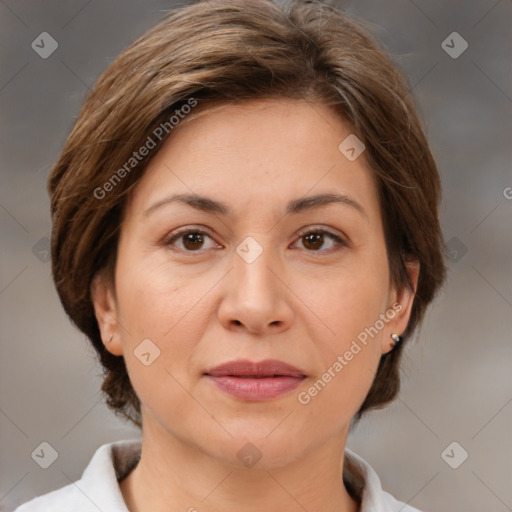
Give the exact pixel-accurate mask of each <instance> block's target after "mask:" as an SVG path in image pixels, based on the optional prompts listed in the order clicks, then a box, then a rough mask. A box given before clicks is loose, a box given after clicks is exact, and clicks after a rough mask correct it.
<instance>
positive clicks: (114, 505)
mask: <svg viewBox="0 0 512 512" xmlns="http://www.w3.org/2000/svg"><path fill="white" fill-rule="evenodd" d="M140 449H141V441H140V439H138V440H123V441H117V442H115V443H108V444H104V445H102V446H100V447H99V448H98V449H97V450H96V452H95V453H94V456H93V457H92V459H91V461H90V462H89V464H88V466H87V467H86V469H85V471H84V472H83V474H82V477H81V478H80V479H79V480H77V481H76V482H73V483H70V484H69V485H66V486H65V487H62V488H60V489H57V490H55V491H51V492H49V493H47V494H43V495H41V496H37V497H35V498H33V499H31V500H30V501H27V502H25V503H23V504H22V505H20V506H19V507H18V508H16V509H15V510H14V512H48V511H50V510H51V512H70V511H73V512H98V510H102V511H103V512H108V511H115V512H125V511H126V512H128V509H127V508H126V504H125V503H124V500H123V496H122V493H121V490H120V488H119V482H118V481H119V480H120V479H121V478H122V477H123V476H124V474H126V473H127V472H128V471H129V470H130V469H131V467H133V465H134V464H135V463H137V461H138V457H139V456H140Z"/></svg>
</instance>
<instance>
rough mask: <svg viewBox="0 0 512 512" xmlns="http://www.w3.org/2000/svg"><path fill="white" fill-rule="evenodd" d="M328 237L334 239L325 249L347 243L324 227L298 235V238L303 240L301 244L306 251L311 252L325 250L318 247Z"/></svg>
mask: <svg viewBox="0 0 512 512" xmlns="http://www.w3.org/2000/svg"><path fill="white" fill-rule="evenodd" d="M329 239H330V240H332V241H334V243H332V244H331V247H330V248H329V247H328V248H327V250H329V249H332V248H333V247H334V248H335V247H336V246H338V247H339V246H346V245H347V244H346V243H345V241H344V240H343V239H342V238H340V237H339V236H337V235H335V234H334V233H330V232H329V231H326V230H324V229H316V230H311V231H308V232H306V233H303V234H302V235H301V237H300V240H303V246H304V247H305V248H306V249H307V250H308V251H313V252H325V251H321V250H320V249H321V248H322V246H323V245H324V243H326V240H329Z"/></svg>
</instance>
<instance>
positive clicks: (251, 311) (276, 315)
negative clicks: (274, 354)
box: [218, 248, 293, 335]
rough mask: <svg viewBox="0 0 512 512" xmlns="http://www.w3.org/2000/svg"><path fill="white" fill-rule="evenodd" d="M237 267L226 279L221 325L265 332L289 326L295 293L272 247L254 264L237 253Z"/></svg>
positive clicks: (262, 333) (234, 259)
mask: <svg viewBox="0 0 512 512" xmlns="http://www.w3.org/2000/svg"><path fill="white" fill-rule="evenodd" d="M233 267H234V268H233V269H232V270H231V272H229V273H228V275H227V276H226V278H225V279H224V289H223V298H222V302H221V304H220V306H219V311H218V316H219V321H220V322H221V324H222V325H223V326H224V327H225V328H226V329H228V330H239V331H244V330H245V331H247V332H249V333H251V334H261V335H265V334H277V333H279V332H282V331H284V330H286V329H288V328H289V327H290V325H291V322H292V318H293V310H292V307H291V304H290V296H293V294H292V293H291V292H290V290H289V288H288V287H287V285H286V284H285V283H284V275H283V269H282V266H281V265H280V264H279V263H278V260H277V258H272V255H271V250H270V249H267V248H265V249H264V250H263V252H262V253H261V254H260V255H259V256H258V258H257V259H256V260H255V261H252V262H251V263H248V262H247V261H245V260H244V259H243V258H242V257H240V256H239V254H238V253H234V255H233Z"/></svg>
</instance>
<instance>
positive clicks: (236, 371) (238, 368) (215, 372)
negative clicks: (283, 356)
mask: <svg viewBox="0 0 512 512" xmlns="http://www.w3.org/2000/svg"><path fill="white" fill-rule="evenodd" d="M206 375H210V376H212V377H245V378H250V377H252V378H264V377H305V376H306V375H305V374H304V372H303V371H301V370H299V369H298V368H296V367H295V366H292V365H290V364H288V363H285V362H283V361H279V360H277V359H265V360H264V361H260V362H253V361H249V360H247V359H240V360H238V361H230V362H227V363H224V364H221V365H219V366H216V367H215V368H212V369H210V370H208V371H207V372H206Z"/></svg>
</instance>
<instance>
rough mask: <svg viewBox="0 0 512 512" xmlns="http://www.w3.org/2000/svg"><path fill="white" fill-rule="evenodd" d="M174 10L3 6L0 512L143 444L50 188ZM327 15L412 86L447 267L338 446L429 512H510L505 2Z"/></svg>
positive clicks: (386, 5) (385, 6)
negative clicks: (76, 281) (371, 37)
mask: <svg viewBox="0 0 512 512" xmlns="http://www.w3.org/2000/svg"><path fill="white" fill-rule="evenodd" d="M331 3H333V2H331ZM175 5H176V3H173V2H171V1H163V0H162V1H157V0H149V1H142V0H139V1H137V0H129V1H120V0H118V1H115V0H107V1H100V0H67V1H64V0H50V1H45V2H42V1H35V0H17V1H15V0H7V1H3V2H1V3H0V45H1V48H2V51H1V55H0V59H1V65H0V108H1V127H0V129H1V138H0V140H1V142H0V143H1V151H2V152H1V155H2V158H1V161H0V165H1V177H0V179H1V186H0V222H1V237H2V238H1V240H2V243H1V274H0V308H1V360H0V434H1V435H0V510H12V509H13V508H14V507H15V506H17V505H18V504H20V503H22V502H24V501H26V500H28V499H30V498H32V497H33V496H36V495H39V494H42V493H46V492H49V491H51V490H54V489H57V488H60V487H62V486H64V485H67V484H69V483H70V482H71V481H74V480H76V479H78V478H80V476H81V474H82V471H83V470H84V468H85V466H86V465H87V463H88V462H89V460H90V458H91V457H92V454H93V453H94V451H95V450H96V449H97V448H98V447H99V446H100V445H101V444H103V443H106V442H111V441H116V440H119V439H128V438H134V437H139V434H138V431H137V430H135V429H134V428H132V427H130V426H128V425H126V424H124V423H123V422H122V421H121V420H119V419H117V418H116V417H115V416H114V415H113V414H112V413H110V412H109V411H108V409H107V408H106V406H105V405H104V404H103V402H102V399H101V397H100V394H99V387H100V383H101V381H100V378H99V375H100V368H99V365H98V364H97V363H95V359H94V356H93V352H92V349H90V348H89V347H88V345H87V343H86V341H85V339H84V337H83V335H81V334H80V333H79V332H78V331H77V330H76V329H74V328H73V327H72V326H71V325H70V323H69V321H68V319H67V317H66V316H65V314H64V312H63V310H62V308H61V305H60V302H59V299H58V297H57V294H56V292H55V289H54V286H53V282H52V279H51V274H50V262H49V261H48V257H49V255H48V237H49V234H50V214H49V200H48V197H47V194H46V178H47V175H48V172H49V169H50V167H51V165H52V164H53V162H54V161H55V159H56V157H57V155H58V154H59V151H60V149H61V148H62V146H63V144H64V141H65V139H66V137H67V135H68V133H69V131H70V129H71V128H72V126H73V124H74V121H75V119H76V116H77V114H78V112H79V108H80V106H81V104H82V102H83V100H84V98H85V95H86V93H87V92H88V90H89V89H90V88H91V86H92V84H93V83H94V81H95V80H96V79H97V78H98V76H99V75H100V73H101V72H102V71H103V70H104V69H105V68H106V67H107V66H108V64H109V63H110V62H111V61H112V59H113V58H114V57H115V56H116V55H117V54H118V53H119V52H120V51H121V50H122V49H123V48H124V47H125V46H127V45H128V44H129V43H131V42H132V41H133V40H135V39H136V38H137V37H139V36H140V35H141V34H142V33H143V32H144V31H145V30H146V29H148V28H149V27H151V26H152V25H153V24H154V23H155V22H157V21H158V20H159V19H160V18H161V17H162V16H164V15H165V13H166V11H168V10H170V9H172V8H173V7H174V6H175ZM337 5H339V6H340V7H342V8H343V9H345V10H346V11H347V12H349V13H350V14H353V15H355V16H357V17H359V18H362V19H364V20H366V21H368V22H369V23H371V24H372V26H373V31H374V34H375V35H376V37H377V38H378V39H379V40H380V41H382V42H383V43H384V44H385V45H386V46H387V47H388V49H389V50H390V52H391V53H392V55H393V56H394V58H395V59H396V61H397V62H398V63H399V64H400V65H401V66H402V67H403V69H404V70H405V71H406V73H407V75H408V77H409V80H410V83H411V86H412V87H413V90H414V92H415V94H416V97H417V99H418V102H419V105H420V107H421V109H422V112H423V117H424V119H425V122H426V125H427V130H428V135H429V137H430V140H431V143H432V148H433V151H434V153H435V155H436V157H437V161H438V163H439V167H440V171H441V175H442V181H443V187H444V200H443V207H442V225H443V230H444V234H445V238H446V241H447V245H448V254H449V260H450V271H449V278H448V282H447V284H446V286H445V287H444V290H443V292H442V293H441V295H440V296H439V297H438V299H437V300H436V302H435V303H434V305H433V306H432V308H431V310H430V312H429V314H428V316H427V318H426V320H425V323H424V326H423V329H422V331H421V333H420V335H419V336H418V341H417V342H415V343H411V344H410V346H409V347H408V349H407V350H406V355H405V361H404V365H403V389H402V391H401V394H400V396H399V398H398V399H397V400H396V401H395V402H394V403H393V404H392V405H391V406H389V407H388V408H386V409H383V410H381V411H376V412H372V413H370V414H369V415H368V416H367V417H366V418H365V419H364V420H363V421H362V422H361V423H360V424H359V425H358V426H357V428H356V429H355V430H354V431H353V432H352V433H351V435H350V437H349V442H348V446H349V447H350V448H352V449H353V450H355V451H356V452H357V453H359V454H360V455H361V456H363V457H364V458H366V459H367V460H368V461H369V462H370V464H372V465H373V467H374V469H375V470H376V471H377V473H378V474H379V476H380V478H381V480H382V483H383V487H384V488H385V489H386V490H388V491H389V492H391V493H392V494H394V495H396V496H397V497H399V498H400V499H402V500H403V501H408V502H409V503H410V504H412V505H413V506H416V507H418V508H420V509H423V510H425V511H436V512H453V511H465V512H481V511H486V512H494V511H495V512H506V511H507V510H508V511H511V510H512V476H511V475H512V427H511V425H512V421H511V420H512V377H511V376H512V344H511V331H512V329H511V327H512V321H511V319H512V314H511V313H512V287H511V284H512V283H511V275H512V272H511V270H512V268H511V267H512V264H511V254H512V252H511V241H512V236H511V229H510V226H511V225H512V224H511V220H512V173H511V155H512V149H511V147H512V144H511V143H512V137H511V134H512V121H511V120H512V115H511V114H512V83H511V69H512V52H511V42H512V37H511V27H512V2H511V0H497V1H496V0H492V1H491V0H469V1H468V0H466V1H454V0H449V1H441V0H428V1H427V0H414V1H413V0H388V1H385V2H384V1H380V2H378V1H376V0H375V1H371V0H357V1H356V0H352V1H346V2H339V3H338V4H337ZM43 32H46V33H48V34H49V36H50V37H51V38H52V39H53V40H54V41H55V42H54V41H52V39H50V37H49V36H47V35H43V36H40V34H41V33H43ZM454 33H455V34H454ZM40 37H44V38H45V41H46V44H44V45H41V43H39V46H37V44H38V41H40ZM33 42H34V43H33ZM52 45H53V46H52ZM55 45H58V47H57V48H56V49H55V51H53V53H51V54H50V55H45V52H47V53H49V52H51V51H52V50H53V49H54V47H55ZM466 45H467V47H466ZM41 46H44V48H41ZM42 442H48V443H50V444H51V445H52V446H53V447H54V448H55V449H56V450H57V452H58V459H57V460H56V461H55V463H53V464H52V465H51V466H50V467H49V468H48V469H42V468H41V467H39V466H38V465H37V464H36V463H35V462H34V460H33V459H32V457H31V453H32V452H33V451H34V449H35V448H36V447H38V446H39V445H40V443H42ZM466 454H467V459H465V460H464V458H465V457H466Z"/></svg>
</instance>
